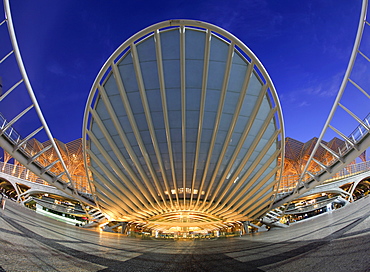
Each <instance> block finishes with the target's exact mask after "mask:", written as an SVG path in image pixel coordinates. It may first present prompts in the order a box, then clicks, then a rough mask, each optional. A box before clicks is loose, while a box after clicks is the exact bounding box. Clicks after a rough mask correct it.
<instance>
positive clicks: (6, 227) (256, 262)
mask: <svg viewBox="0 0 370 272" xmlns="http://www.w3.org/2000/svg"><path fill="white" fill-rule="evenodd" d="M369 204H370V197H367V198H364V199H361V200H359V201H357V202H355V203H353V204H351V205H348V206H346V207H344V208H341V209H339V210H336V211H333V212H331V213H327V214H323V215H320V216H317V217H316V218H311V219H307V220H306V221H301V222H299V223H295V224H292V225H291V226H290V227H289V228H285V229H275V230H271V231H269V232H263V233H256V234H250V235H245V236H242V237H240V238H239V237H238V238H229V239H218V240H189V241H173V240H142V239H137V238H128V237H126V236H124V235H120V234H115V233H106V232H99V231H96V230H89V229H84V228H80V227H75V226H71V225H66V224H65V223H62V222H59V221H55V220H53V219H50V218H47V217H44V216H41V215H38V214H36V213H35V212H34V211H32V210H29V209H26V208H24V207H21V206H20V205H19V204H16V203H14V202H11V201H9V200H7V203H6V209H5V211H2V210H1V217H0V244H1V247H0V254H1V260H0V271H370V254H369V251H370V217H369V215H370V209H369Z"/></svg>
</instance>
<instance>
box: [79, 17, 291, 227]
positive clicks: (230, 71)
mask: <svg viewBox="0 0 370 272" xmlns="http://www.w3.org/2000/svg"><path fill="white" fill-rule="evenodd" d="M283 133H284V132H283V120H282V113H281V108H280V104H279V101H278V98H277V95H276V92H275V89H274V87H273V84H272V82H271V80H270V78H269V76H268V74H267V72H266V71H265V69H264V67H263V66H262V64H261V63H260V61H259V60H258V59H257V58H256V56H255V55H254V54H253V53H252V52H251V51H250V50H249V49H248V48H247V47H246V46H245V45H244V44H243V43H242V42H241V41H239V40H238V39H237V38H236V37H234V36H233V35H231V34H230V33H228V32H227V31H225V30H223V29H221V28H218V27H216V26H214V25H211V24H208V23H204V22H199V21H192V20H170V21H165V22H161V23H158V24H155V25H152V26H150V27H148V28H146V29H144V30H142V31H140V32H138V33H137V34H135V35H134V36H132V37H131V38H129V39H128V40H127V41H126V42H125V43H123V44H122V45H121V46H120V47H119V48H118V49H117V50H116V51H115V52H114V53H113V55H112V56H111V57H110V58H109V59H108V61H107V62H106V63H105V65H104V66H103V68H102V69H101V71H100V73H99V74H98V76H97V78H96V80H95V83H94V85H93V87H92V90H91V92H90V96H89V99H88V102H87V106H86V111H85V117H84V137H83V141H84V150H85V163H86V164H87V168H88V169H89V171H90V177H91V179H90V183H91V186H92V189H93V194H94V197H95V200H96V203H97V204H98V205H99V207H100V209H101V210H102V211H103V212H104V213H105V214H106V215H107V216H109V217H110V218H111V219H112V220H117V221H130V222H138V223H140V222H141V223H144V224H146V226H148V227H153V228H160V227H162V228H163V226H165V227H173V226H180V227H181V226H182V227H191V226H193V227H201V228H202V227H204V228H217V227H220V226H223V224H225V222H235V221H245V220H252V219H255V218H258V217H259V216H261V215H262V214H264V213H265V212H266V211H267V210H268V208H269V206H270V204H271V203H272V201H273V199H274V196H275V194H276V190H277V182H278V177H277V175H278V173H279V171H280V170H281V163H280V162H279V158H283V157H284V156H283V155H284V154H283V148H282V146H284V143H283V141H284V135H283ZM280 172H281V171H280Z"/></svg>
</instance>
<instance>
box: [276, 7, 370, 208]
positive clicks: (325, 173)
mask: <svg viewBox="0 0 370 272" xmlns="http://www.w3.org/2000/svg"><path fill="white" fill-rule="evenodd" d="M367 10H368V0H363V1H362V8H361V15H360V20H359V23H358V28H357V34H356V39H355V42H354V45H353V49H352V53H351V57H350V60H349V63H348V66H347V69H346V72H345V75H344V77H343V80H342V83H341V86H340V88H339V91H338V94H337V97H336V99H335V101H334V104H333V106H332V109H331V111H330V113H329V116H328V118H327V120H326V122H325V125H324V127H323V129H322V131H321V133H320V136H319V138H318V140H317V143H316V145H315V147H314V148H313V150H312V153H311V155H310V157H309V159H308V161H307V163H306V165H305V167H304V169H303V172H302V174H301V176H300V178H299V181H298V183H297V186H296V188H295V189H294V191H293V192H292V193H291V194H290V195H288V196H285V197H284V198H283V199H279V200H277V201H276V202H275V203H274V205H273V207H274V208H277V207H280V206H281V205H283V204H284V203H288V202H290V201H291V200H293V199H295V198H297V197H298V196H300V195H302V194H304V193H305V192H307V191H309V190H311V189H312V188H313V187H315V186H317V185H320V184H322V183H323V182H324V181H325V180H327V179H329V178H330V177H332V176H333V175H334V174H336V173H337V172H339V171H340V170H341V169H343V168H344V167H345V166H346V165H348V164H349V163H351V162H352V161H353V160H354V159H356V158H357V157H358V156H359V155H360V154H361V153H362V152H364V151H365V150H366V149H367V148H369V146H370V136H369V135H370V124H369V115H368V116H367V117H366V119H362V118H360V117H358V116H356V114H354V113H353V112H352V111H351V110H350V109H348V108H347V107H345V106H344V105H343V103H344V102H342V96H343V93H344V92H345V90H346V87H347V83H348V82H350V83H351V84H352V85H353V86H354V87H356V88H357V89H358V90H359V91H360V92H362V93H363V94H364V95H365V96H366V97H367V98H368V99H370V95H369V94H368V93H367V92H366V91H365V90H364V89H363V88H362V87H361V86H359V85H358V84H357V83H356V82H354V81H353V80H352V79H351V78H350V76H351V73H352V70H353V68H354V65H355V61H356V58H357V56H358V55H360V56H362V57H363V58H365V59H366V60H367V61H368V62H370V58H369V57H368V56H366V55H365V54H364V53H363V52H361V51H360V50H359V48H360V44H361V40H362V36H363V32H364V28H365V26H366V25H368V26H370V23H369V22H368V21H367V20H366V14H367ZM338 107H341V108H342V109H343V110H344V111H345V112H347V113H348V114H349V115H350V116H351V117H352V118H354V119H355V120H356V121H357V122H358V123H359V126H362V127H363V128H364V129H365V130H366V131H365V133H362V137H361V138H360V139H355V138H353V137H351V136H350V137H348V136H346V135H345V134H344V133H342V132H341V131H340V130H339V129H337V128H335V127H334V126H333V125H332V124H331V123H332V120H333V117H334V115H335V113H336V111H337V109H338ZM328 128H331V129H332V130H333V131H334V132H335V133H336V134H337V135H338V136H339V137H340V138H342V139H344V141H345V143H346V146H347V149H346V150H345V151H344V152H342V153H340V154H338V153H337V152H335V151H333V150H331V149H330V148H329V147H327V146H326V145H325V144H324V143H323V142H322V140H323V138H324V136H325V134H326V132H327V130H328ZM319 147H323V148H324V149H325V150H327V151H328V152H329V153H330V154H332V155H333V157H335V158H336V159H337V161H335V162H332V163H331V164H330V165H325V164H324V163H322V162H319V161H318V160H316V159H315V158H314V156H315V154H316V152H317V151H318V149H319ZM312 161H314V162H315V163H316V164H317V165H318V166H319V167H320V168H321V171H320V172H318V173H311V172H309V171H308V166H309V165H310V163H311V162H312Z"/></svg>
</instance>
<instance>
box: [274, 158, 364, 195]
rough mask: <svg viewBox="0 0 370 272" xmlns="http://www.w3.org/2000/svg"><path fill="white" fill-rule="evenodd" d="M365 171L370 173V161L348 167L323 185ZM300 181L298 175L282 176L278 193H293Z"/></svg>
mask: <svg viewBox="0 0 370 272" xmlns="http://www.w3.org/2000/svg"><path fill="white" fill-rule="evenodd" d="M365 171H370V161H366V162H360V163H356V164H350V165H347V166H346V167H345V168H343V169H342V170H341V171H339V172H338V173H336V174H335V175H334V176H333V177H332V178H331V179H328V180H325V181H324V182H323V184H327V183H330V182H333V181H337V180H340V179H344V178H347V177H350V176H353V175H356V174H360V173H362V172H365ZM298 180H299V175H298V174H297V175H288V176H282V177H281V181H280V188H279V190H278V193H288V192H292V191H293V190H294V188H295V187H296V185H297V183H298Z"/></svg>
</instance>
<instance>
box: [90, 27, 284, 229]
mask: <svg viewBox="0 0 370 272" xmlns="http://www.w3.org/2000/svg"><path fill="white" fill-rule="evenodd" d="M169 27H170V28H172V27H178V28H179V31H180V82H181V97H182V98H181V104H182V106H181V108H182V112H181V120H182V125H181V127H182V150H183V152H182V156H183V158H182V161H183V162H182V163H183V166H182V171H183V174H182V179H183V180H182V182H183V192H181V193H180V192H179V190H178V189H179V188H177V184H179V183H177V182H176V175H175V172H174V167H175V166H174V162H173V153H172V147H171V143H172V142H171V134H170V125H169V117H168V111H167V107H168V105H167V102H166V92H165V83H164V71H163V63H162V53H161V38H160V35H159V33H160V31H162V30H163V29H166V28H169ZM187 27H191V28H194V29H202V30H205V31H206V41H205V55H204V64H203V75H202V95H201V100H200V115H199V120H198V121H199V123H198V134H197V143H196V148H195V150H196V151H195V156H194V163H195V165H196V163H197V161H198V158H199V152H200V151H199V149H200V147H199V142H200V138H201V134H200V128H201V127H202V125H203V122H204V120H203V112H204V104H205V90H206V86H207V81H208V68H209V67H208V66H209V54H210V39H211V36H212V35H216V36H217V37H223V38H225V39H226V40H229V41H231V42H229V53H228V57H227V64H226V71H225V74H224V79H223V87H222V90H221V98H220V100H219V101H220V102H219V105H218V109H217V118H216V120H218V121H217V122H216V125H215V127H214V130H213V134H212V136H211V143H210V150H208V156H207V159H206V163H205V169H204V171H203V178H202V180H201V184H200V187H199V190H198V196H196V195H195V193H194V188H195V185H194V182H195V175H196V173H195V172H196V169H194V170H193V173H192V176H191V177H189V178H188V180H191V183H190V184H191V187H190V188H191V196H190V201H189V200H186V192H185V188H186V179H187V178H186V171H185V168H186V165H185V161H186V157H185V156H186V136H187V135H186V131H185V127H186V124H185V122H186V111H185V104H186V101H185V99H186V96H185V88H186V86H185V35H184V33H185V29H186V28H187ZM151 35H152V36H153V37H154V38H155V50H156V54H157V67H158V78H159V85H160V93H161V101H162V107H163V108H162V109H163V113H164V114H163V117H164V124H165V131H166V135H167V145H168V150H169V157H170V158H171V159H170V168H171V173H172V174H171V175H172V180H173V184H172V186H173V188H174V192H175V196H174V198H171V197H170V198H169V200H166V197H165V195H164V194H163V192H164V191H167V192H169V193H170V192H171V189H170V188H171V187H172V186H171V184H170V181H169V180H167V179H166V178H165V175H163V176H164V180H163V184H160V182H159V180H157V179H156V175H155V170H154V167H153V165H152V162H151V161H150V159H149V157H146V156H144V158H143V159H144V160H145V162H146V164H147V165H148V170H149V172H150V173H151V174H152V176H153V177H154V179H153V185H152V184H151V182H150V181H149V178H148V177H147V175H146V173H145V171H144V170H143V169H142V168H141V166H140V162H139V160H138V158H137V157H136V155H135V153H134V152H133V150H132V149H131V146H130V144H129V141H128V140H127V137H126V135H125V134H124V132H123V130H122V128H121V126H120V124H119V120H118V118H117V116H115V113H114V111H113V108H112V105H111V103H110V101H109V99H108V98H107V95H106V93H105V90H104V87H103V86H102V82H104V80H105V79H107V78H108V77H109V76H110V75H112V74H113V75H114V79H115V82H116V84H117V86H118V90H119V93H120V97H121V99H122V103H123V104H124V106H125V108H126V113H127V117H128V119H129V122H130V124H131V127H132V129H133V132H134V135H135V138H136V140H137V142H138V144H139V147H140V149H141V151H142V153H143V154H146V153H147V151H146V148H145V145H144V143H143V140H142V139H141V136H140V133H139V131H138V128H137V125H136V123H135V120H134V116H133V112H132V109H131V106H130V104H129V102H128V97H127V94H126V90H125V88H124V86H123V84H122V80H121V75H120V73H119V71H118V67H117V62H118V61H119V60H120V59H121V57H122V56H123V55H124V54H126V53H127V52H128V51H129V50H130V51H131V55H132V61H133V65H134V69H135V74H136V80H137V82H138V87H139V93H140V97H141V101H142V105H143V108H144V112H145V118H146V121H147V124H148V128H149V132H150V136H151V139H152V142H153V147H154V150H155V154H156V157H157V160H158V163H159V169H160V170H161V171H164V164H163V162H162V159H161V155H160V151H159V148H158V141H157V139H156V135H155V132H154V128H153V120H152V118H151V115H150V110H149V106H148V101H147V97H146V93H145V87H144V84H143V78H142V74H141V70H140V64H139V60H138V55H137V49H136V45H137V43H138V41H142V40H143V39H145V38H146V37H149V36H151ZM236 50H239V51H241V52H242V53H243V54H245V55H247V56H248V58H250V61H249V60H247V61H248V63H249V65H248V69H247V71H246V75H245V80H244V83H243V91H242V93H241V95H240V97H243V95H245V93H246V91H247V86H248V83H249V79H250V77H251V75H252V73H253V72H255V71H256V70H257V71H258V72H259V74H260V76H262V78H263V80H265V83H263V86H264V87H263V91H262V92H261V94H260V97H259V98H258V101H257V104H256V105H255V109H254V110H253V112H252V117H251V118H250V121H249V123H248V125H247V129H246V131H245V132H244V133H243V137H244V139H245V138H246V137H247V136H248V132H249V130H250V128H251V126H252V124H253V121H254V119H255V117H256V115H257V112H258V108H259V106H260V105H261V103H262V100H263V98H264V97H265V96H266V95H267V94H269V95H270V96H271V97H272V100H273V103H274V106H273V107H272V109H271V111H270V113H269V114H268V117H267V118H266V120H265V121H264V124H263V126H262V128H261V129H260V131H259V132H258V134H257V136H256V138H255V140H254V143H253V145H252V147H251V150H252V151H253V149H254V148H255V147H256V146H257V144H258V142H259V140H260V139H261V137H262V135H263V133H264V131H265V129H266V128H267V125H268V124H269V122H270V121H271V120H272V118H274V117H275V120H276V121H277V122H278V124H277V125H278V127H279V129H278V130H277V131H276V132H275V133H274V134H273V136H272V137H271V138H270V139H269V141H268V143H267V144H266V147H265V148H263V150H262V152H261V155H260V156H259V157H258V158H257V159H256V161H255V162H254V164H253V165H257V164H258V163H259V161H260V160H261V159H262V157H263V156H264V155H265V154H266V152H267V151H268V149H269V147H270V146H271V145H272V144H273V143H274V142H275V143H276V142H277V141H279V142H280V147H279V148H278V149H277V151H276V152H275V153H274V155H273V158H272V159H271V160H269V163H271V162H272V160H273V159H277V158H278V157H280V160H281V161H280V164H279V165H280V166H278V167H276V168H275V169H274V170H273V171H272V172H271V173H270V174H269V175H268V176H267V177H265V178H264V179H263V180H264V181H265V182H266V181H267V180H268V179H269V178H270V177H271V176H273V175H276V174H277V172H278V170H279V169H280V168H281V166H282V165H283V164H284V146H285V144H284V143H285V137H284V123H283V116H282V112H281V107H280V102H279V99H278V96H277V94H276V91H275V88H274V85H273V83H272V81H271V79H270V77H269V75H268V74H267V72H266V70H265V68H264V67H263V65H262V64H261V62H260V61H259V60H258V58H257V57H256V56H255V55H254V54H253V52H251V51H250V49H249V48H248V47H247V46H245V45H244V44H243V43H242V42H241V41H240V40H239V39H237V38H236V37H235V36H233V35H232V34H230V33H228V32H227V31H225V30H223V29H221V28H219V27H217V26H214V25H212V24H209V23H205V22H201V21H193V20H170V21H164V22H161V23H157V24H155V25H152V26H150V27H148V28H146V29H144V30H142V31H140V32H138V33H137V34H135V35H133V36H132V37H130V38H129V39H128V40H126V41H125V42H124V43H123V44H122V45H121V46H120V47H119V48H118V49H117V50H116V51H115V52H114V53H113V54H112V55H111V57H110V58H109V59H108V60H107V61H106V63H105V64H104V65H103V67H102V68H101V70H100V72H99V74H98V76H97V78H96V79H95V82H94V84H93V86H92V88H91V91H90V95H89V98H88V101H87V104H86V108H85V114H84V123H83V146H84V160H85V165H86V169H88V170H87V171H91V172H92V173H93V174H95V175H96V176H97V177H99V179H100V180H103V181H104V183H106V184H107V185H108V184H110V185H109V186H114V188H116V189H113V190H111V191H110V190H109V189H108V187H105V185H102V184H98V183H97V182H94V181H92V180H90V183H91V184H92V185H93V186H92V187H93V188H94V186H96V189H98V190H99V191H100V192H102V193H103V194H104V195H103V194H102V193H99V194H98V195H99V198H103V199H104V202H102V201H99V200H98V199H97V198H96V202H97V204H98V205H99V206H100V208H102V210H103V211H107V212H109V211H110V212H111V214H115V217H116V218H117V217H119V216H117V215H118V214H120V215H121V220H124V219H126V220H127V221H130V220H134V221H136V222H142V221H145V222H147V224H148V226H149V225H156V223H158V222H161V221H164V222H162V223H158V224H159V225H167V226H168V225H172V226H179V223H178V222H171V221H172V220H173V218H176V219H178V218H179V213H181V212H187V213H191V216H193V217H194V218H198V219H197V220H198V221H199V222H201V221H202V222H203V221H204V223H202V224H204V225H208V226H212V227H217V226H221V225H222V224H223V222H227V221H236V220H246V219H251V218H256V215H257V214H259V213H260V211H261V210H264V211H267V209H268V208H269V207H270V206H271V205H272V202H273V200H274V196H275V195H276V192H277V188H278V181H279V180H280V178H277V180H276V182H273V183H272V184H271V185H270V186H268V187H266V188H265V189H264V190H263V191H261V192H259V193H258V194H257V195H256V194H255V192H256V191H258V189H260V188H261V186H262V185H263V184H264V182H262V184H261V185H260V186H257V187H256V188H254V189H253V190H252V191H251V192H250V193H249V194H248V196H250V199H251V200H252V201H257V200H258V202H256V203H255V205H254V206H253V207H250V206H248V205H246V200H247V199H246V198H245V197H244V198H242V193H239V191H238V189H235V190H233V191H232V193H231V194H230V193H229V194H228V195H225V193H223V192H222V191H221V185H222V184H216V185H217V189H216V190H215V192H213V195H212V196H211V195H210V192H211V188H212V186H213V185H214V184H213V183H212V184H206V183H205V178H206V174H207V169H208V167H209V165H210V158H211V154H212V148H213V146H214V143H215V140H216V134H217V131H218V124H219V122H220V115H221V112H222V108H223V103H224V100H225V94H226V87H227V84H228V80H229V73H230V68H231V57H232V55H233V54H234V51H236ZM258 72H257V73H258ZM255 73H256V72H255ZM98 98H100V99H101V101H103V102H104V105H105V107H106V108H107V111H108V114H109V116H110V118H111V120H112V122H113V124H114V126H115V129H116V130H117V132H118V134H119V137H120V139H121V141H122V143H123V144H124V146H125V148H126V151H127V152H128V154H129V155H130V158H131V159H132V161H133V163H135V165H136V167H137V168H138V170H139V176H137V175H136V174H135V173H133V172H130V170H128V169H129V167H128V168H126V166H128V165H127V162H126V160H125V159H124V158H123V156H122V155H120V151H119V150H118V147H117V145H116V144H115V143H114V142H113V140H112V138H111V136H110V135H109V133H108V131H107V129H106V128H105V127H104V124H103V123H102V120H101V119H100V117H99V116H98V114H97V113H96V112H95V109H94V103H95V101H96V100H97V99H98ZM241 106H242V101H240V102H239V104H238V106H237V110H236V114H235V115H234V117H233V120H232V123H231V127H232V129H233V128H234V127H235V125H236V120H237V116H238V114H239V112H240V110H241ZM92 120H94V121H95V122H96V124H97V125H98V127H99V129H100V130H101V131H102V133H103V135H104V137H105V138H106V139H107V141H108V143H109V145H110V148H111V149H112V150H113V152H114V153H115V155H116V156H117V158H118V159H119V162H114V161H112V160H111V158H110V157H109V154H108V153H107V152H105V151H104V149H103V147H102V146H101V145H100V144H99V141H98V140H97V139H96V137H95V136H94V134H93V133H92V131H91V127H90V124H91V122H92ZM231 135H232V131H230V132H228V134H227V136H226V139H227V140H226V141H225V144H224V145H223V147H222V152H221V155H220V156H224V155H225V153H226V149H227V141H228V140H230V138H231ZM90 141H93V143H94V144H95V145H96V146H97V148H98V150H99V152H100V153H101V155H102V156H103V158H104V159H105V160H106V161H107V162H109V164H110V166H112V168H113V169H116V170H114V172H115V173H117V171H118V166H117V165H116V164H117V163H120V164H121V165H122V166H123V167H124V168H125V170H127V172H128V174H129V176H130V178H131V179H132V180H133V181H134V184H131V183H130V182H129V181H128V180H127V177H125V176H124V175H123V173H120V174H118V175H121V177H120V178H121V182H122V183H124V184H125V186H127V188H129V190H132V192H133V193H134V194H133V195H132V194H131V192H127V189H126V190H124V188H123V187H121V188H119V187H120V186H119V184H118V183H119V181H118V180H116V178H114V177H113V175H111V174H109V170H108V169H106V167H104V166H103V165H102V164H101V163H99V162H98V158H97V157H96V156H95V155H94V154H93V152H91V150H90V149H89V143H90ZM240 142H242V141H240ZM241 148H242V144H239V145H238V146H237V148H236V150H237V151H238V152H239V151H240V150H241ZM252 151H250V152H248V153H247V154H246V155H245V158H244V160H243V161H244V162H246V161H247V160H248V159H249V158H250V156H251V153H252ZM235 159H236V157H234V158H233V159H232V162H234V161H235ZM90 160H93V161H94V162H95V163H97V164H98V165H100V166H101V169H105V170H104V172H105V175H107V176H110V181H109V180H108V179H107V178H106V177H104V176H102V175H101V174H100V173H98V171H96V170H95V169H93V168H92V167H90V164H89V161H90ZM229 165H230V167H231V165H232V163H230V164H229ZM253 165H252V168H253ZM267 166H268V165H267ZM267 166H266V167H264V168H263V169H262V170H261V171H259V172H258V173H257V174H255V176H254V177H253V180H254V181H255V180H257V179H258V177H259V176H261V175H262V174H263V172H264V170H266V168H267ZM219 168H220V162H219V163H218V164H217V166H216V168H215V170H214V173H216V172H217V171H218V169H219ZM229 170H230V168H229ZM229 170H228V171H229ZM241 170H242V169H241V168H240V169H239V170H238V172H240V171H241ZM280 170H281V169H280ZM228 171H225V172H228ZM251 172H252V170H250V171H247V174H245V175H244V176H243V177H241V178H242V179H246V178H247V176H248V175H249V174H251ZM281 172H282V171H280V175H281ZM226 174H227V173H226ZM226 174H225V175H226ZM214 175H215V174H214ZM88 176H89V175H88ZM234 176H235V177H234V179H235V178H236V176H237V175H236V174H235V175H234ZM114 180H116V181H117V183H116V182H114V184H113V183H112V181H114ZM232 180H233V179H230V182H229V184H228V185H227V187H228V188H230V187H231V186H232V185H233V184H232ZM212 181H214V178H213V179H212ZM240 184H241V183H240ZM133 187H135V188H133ZM248 188H249V187H248ZM248 188H247V189H248ZM96 189H95V190H96ZM247 189H244V190H243V193H244V192H246V191H247ZM269 189H272V192H271V193H270V194H268V195H267V196H265V197H264V198H263V199H260V197H261V196H263V195H264V193H265V192H266V191H268V190H269ZM202 190H205V192H206V193H205V197H204V199H207V198H208V197H209V196H211V199H210V201H209V203H207V202H206V201H202V200H201V194H200V192H201V191H202ZM95 193H96V192H95ZM219 194H220V195H222V197H221V198H218V199H217V200H216V202H217V204H216V205H212V202H213V201H214V200H215V197H216V196H217V195H219ZM94 195H95V194H94ZM129 195H130V196H129ZM121 196H122V197H123V198H124V199H126V200H127V201H129V202H131V203H129V202H127V201H126V200H125V201H123V200H124V199H123V198H122V201H121V200H119V198H120V197H121ZM125 196H126V197H125ZM131 197H132V198H131ZM221 199H223V200H225V199H226V200H227V201H231V200H232V199H233V201H232V202H233V203H238V205H239V206H240V207H242V208H243V210H245V212H244V213H243V214H240V213H238V212H236V208H235V209H232V210H230V211H229V209H230V207H225V202H223V204H220V201H221ZM114 201H117V203H116V204H114ZM118 203H121V204H118ZM134 203H135V204H134ZM252 203H253V202H252ZM263 203H268V206H265V205H266V204H263ZM218 204H220V205H219V206H218ZM262 204H263V206H260V205H262ZM243 205H244V206H243ZM129 206H131V207H129ZM138 207H139V209H138ZM139 210H140V212H139ZM195 214H197V215H195ZM153 215H157V216H153ZM150 218H152V219H154V218H156V221H155V222H154V221H150ZM148 220H149V221H148ZM150 222H151V223H150ZM199 222H198V223H199ZM194 224H195V223H194ZM220 224H221V225H220ZM180 225H182V226H190V225H192V223H181V224H180ZM195 225H196V224H195Z"/></svg>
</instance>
